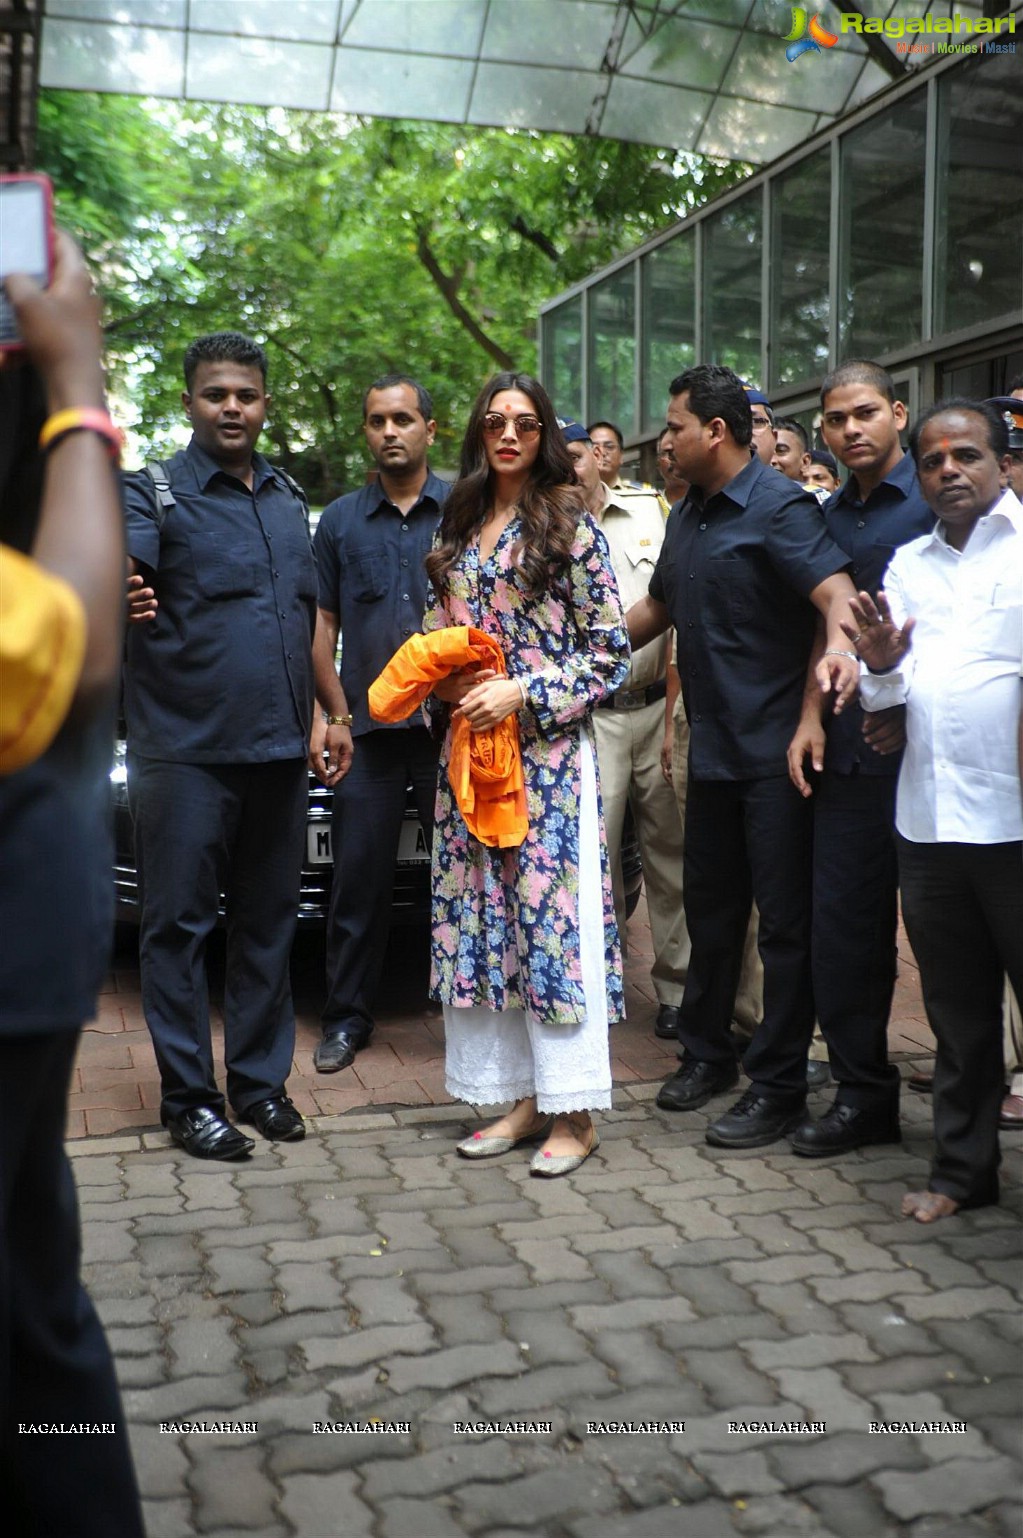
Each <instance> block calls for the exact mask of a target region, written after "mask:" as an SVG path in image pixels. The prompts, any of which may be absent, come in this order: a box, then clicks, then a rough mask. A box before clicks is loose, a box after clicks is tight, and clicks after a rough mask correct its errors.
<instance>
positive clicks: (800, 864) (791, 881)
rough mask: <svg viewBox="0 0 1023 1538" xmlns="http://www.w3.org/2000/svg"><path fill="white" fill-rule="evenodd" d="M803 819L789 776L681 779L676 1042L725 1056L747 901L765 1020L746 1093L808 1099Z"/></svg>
mask: <svg viewBox="0 0 1023 1538" xmlns="http://www.w3.org/2000/svg"><path fill="white" fill-rule="evenodd" d="M812 838H813V812H812V809H811V807H810V804H809V803H808V802H806V801H804V800H803V798H802V797H801V796H800V794H799V792H798V791H797V790H796V789H795V788H794V786H793V785H792V784H791V783H790V781H789V779H788V778H787V776H781V775H779V776H776V777H772V778H770V779H762V780H695V779H692V778H691V779H690V781H689V794H688V798H687V801H686V837H685V854H684V864H683V895H684V902H685V910H686V924H687V925H688V928H689V936H690V939H691V941H692V956H691V958H690V962H689V974H688V977H687V978H686V989H685V994H684V996H683V999H682V1007H681V1021H680V1025H679V1033H678V1034H679V1041H680V1043H681V1045H682V1047H683V1048H684V1050H685V1052H686V1053H688V1054H689V1056H691V1057H695V1058H700V1059H702V1060H704V1061H709V1062H711V1061H727V1060H729V1059H730V1058H732V1057H734V1051H733V1048H732V1045H731V1042H730V1039H729V1027H730V1025H731V1020H732V1012H733V1009H734V1006H735V994H736V988H737V986H738V981H739V970H740V967H741V965H742V949H743V942H744V940H745V937H746V926H747V924H748V923H749V917H750V910H751V907H752V902H753V898H754V897H755V898H756V901H757V906H758V908H759V909H760V938H759V949H760V958H761V960H762V962H763V964H764V1018H763V1021H762V1022H761V1024H760V1025H759V1026H758V1027H757V1029H756V1032H755V1034H754V1037H753V1041H752V1043H751V1045H750V1047H749V1050H748V1051H747V1053H746V1056H745V1059H744V1065H745V1068H746V1071H747V1073H748V1074H749V1076H750V1078H751V1079H752V1081H753V1086H754V1088H755V1089H757V1090H759V1091H760V1092H761V1093H763V1094H769V1095H773V1096H776V1097H778V1098H784V1099H788V1100H791V1101H792V1102H793V1103H794V1104H798V1103H799V1102H800V1101H801V1100H803V1099H805V1097H806V1053H807V1048H808V1047H809V1045H810V1039H811V1037H812V1035H813V1020H814V1008H813V990H812V987H811V981H810V899H811V880H812Z"/></svg>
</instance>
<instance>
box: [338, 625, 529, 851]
mask: <svg viewBox="0 0 1023 1538" xmlns="http://www.w3.org/2000/svg"><path fill="white" fill-rule="evenodd" d="M467 667H477V668H492V669H493V671H494V672H495V673H496V674H498V675H499V677H501V678H505V677H507V668H506V667H505V663H504V653H503V652H502V650H501V648H500V646H499V645H498V644H497V642H496V641H495V640H494V639H493V638H492V637H491V636H488V635H486V634H485V633H484V631H482V630H475V629H473V628H472V627H471V626H469V625H449V626H447V627H446V628H445V629H443V630H431V632H430V634H429V635H414V636H411V637H410V638H409V639H408V640H407V641H406V642H405V644H404V646H402V647H401V648H400V649H399V650H398V651H396V652H395V654H394V656H393V657H392V658H391V660H390V662H389V663H388V664H387V666H386V667H385V668H384V670H383V672H382V673H381V674H380V677H379V678H377V679H376V680H375V681H374V682H373V683H372V684H371V685H370V688H369V713H370V715H371V716H372V717H373V719H374V721H404V720H405V719H406V717H408V716H410V715H411V714H412V712H413V711H414V710H416V709H417V708H418V707H419V706H420V705H421V704H422V703H423V701H424V700H425V699H426V696H427V695H428V694H429V693H430V692H431V691H432V689H433V686H434V684H435V683H436V682H437V681H438V679H441V678H446V677H447V676H448V674H449V673H454V672H456V671H457V670H458V669H459V668H467ZM448 779H449V780H450V782H451V789H452V790H453V791H454V793H455V800H456V801H457V802H458V809H459V811H460V812H461V814H462V816H463V817H464V818H465V825H466V827H467V828H468V829H469V832H470V833H471V834H472V835H473V837H474V838H477V839H479V841H480V843H481V844H487V845H489V846H490V847H491V848H493V849H517V848H518V846H519V845H520V844H521V843H522V841H523V839H524V838H525V836H526V834H527V833H528V832H529V816H528V813H527V811H526V787H525V781H524V780H523V778H522V752H521V749H520V747H519V723H518V718H517V717H516V716H514V715H512V716H506V717H505V719H504V720H503V721H499V722H498V724H497V725H496V726H494V727H491V728H489V729H488V730H487V731H484V732H474V731H472V730H471V729H470V727H469V723H468V721H466V719H465V717H464V716H461V715H456V716H454V717H453V719H452V723H451V761H450V763H449V764H448Z"/></svg>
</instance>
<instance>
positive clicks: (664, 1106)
mask: <svg viewBox="0 0 1023 1538" xmlns="http://www.w3.org/2000/svg"><path fill="white" fill-rule="evenodd" d="M738 1082H739V1070H738V1068H737V1067H736V1065H735V1064H734V1063H705V1062H703V1061H702V1060H701V1059H700V1058H698V1057H691V1058H689V1060H688V1061H687V1062H684V1063H683V1064H682V1067H681V1068H680V1069H679V1071H678V1073H674V1074H672V1076H671V1078H670V1079H668V1080H667V1082H666V1083H665V1084H662V1085H661V1089H660V1093H659V1094H658V1096H657V1104H658V1105H659V1106H660V1108H661V1110H662V1111H695V1110H697V1109H698V1107H699V1106H701V1105H706V1104H707V1101H708V1100H712V1099H713V1098H714V1096H715V1095H723V1094H724V1093H725V1090H727V1089H734V1087H735V1086H736V1084H738Z"/></svg>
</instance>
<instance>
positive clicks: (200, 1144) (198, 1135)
mask: <svg viewBox="0 0 1023 1538" xmlns="http://www.w3.org/2000/svg"><path fill="white" fill-rule="evenodd" d="M167 1131H168V1132H169V1133H170V1135H171V1139H172V1140H173V1141H174V1142H175V1143H177V1145H178V1147H179V1148H183V1149H184V1150H185V1152H186V1153H188V1154H192V1156H193V1157H194V1158H196V1159H247V1158H248V1156H249V1154H250V1153H251V1152H252V1150H253V1149H254V1148H255V1146H256V1145H255V1143H254V1142H253V1141H252V1139H251V1138H250V1137H246V1136H245V1134H244V1132H239V1131H238V1129H237V1127H232V1126H231V1123H230V1122H229V1121H225V1120H224V1118H223V1117H222V1116H218V1115H217V1113H216V1111H211V1110H210V1108H209V1106H208V1105H200V1106H196V1107H195V1109H194V1110H192V1111H182V1113H181V1115H180V1116H172V1117H171V1119H170V1121H168V1122H167Z"/></svg>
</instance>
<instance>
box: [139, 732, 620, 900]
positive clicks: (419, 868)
mask: <svg viewBox="0 0 1023 1538" xmlns="http://www.w3.org/2000/svg"><path fill="white" fill-rule="evenodd" d="M110 779H111V783H112V785H113V796H114V890H115V894H116V905H117V919H118V921H119V922H121V923H127V924H137V923H138V921H139V884H138V873H137V871H136V869H135V847H134V839H133V835H132V826H131V814H130V813H129V811H128V769H127V761H126V755H125V745H124V741H123V739H119V740H118V742H117V745H116V750H115V755H114V767H113V769H112V770H111V774H110ZM332 794H333V792H332V791H329V790H327V789H326V787H325V786H323V785H321V784H320V782H319V780H317V779H316V777H315V775H313V774H310V775H309V820H308V823H307V825H306V850H305V859H304V861H303V863H302V885H301V889H300V892H299V899H298V922H299V927H300V928H307V927H314V926H316V925H322V924H323V923H325V921H326V917H327V905H328V903H329V900H330V883H331V878H332V876H333V874H334V865H333V861H332V859H331V849H330V803H331V796H332ZM622 865H623V868H624V871H625V902H626V909H627V911H628V912H629V913H630V914H631V913H632V911H633V909H634V908H635V906H636V903H637V902H638V901H639V894H640V891H641V890H642V886H643V866H642V862H641V860H640V854H639V844H638V842H637V839H636V834H635V830H634V828H633V825H632V817H631V814H629V813H626V820H625V831H624V836H623V840H622ZM429 916H430V850H429V847H428V845H427V842H426V836H425V834H424V833H423V830H422V827H421V826H420V823H419V817H418V815H417V813H416V808H415V801H414V798H413V795H412V789H411V786H410V787H409V792H408V799H407V802H406V805H405V820H404V822H403V823H402V828H401V838H400V841H399V845H398V857H397V859H396V860H395V863H394V900H393V906H392V921H393V922H394V923H395V924H415V923H422V922H425V921H427V920H428V919H429ZM223 919H224V906H223V902H221V907H220V922H221V923H222V922H223Z"/></svg>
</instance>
